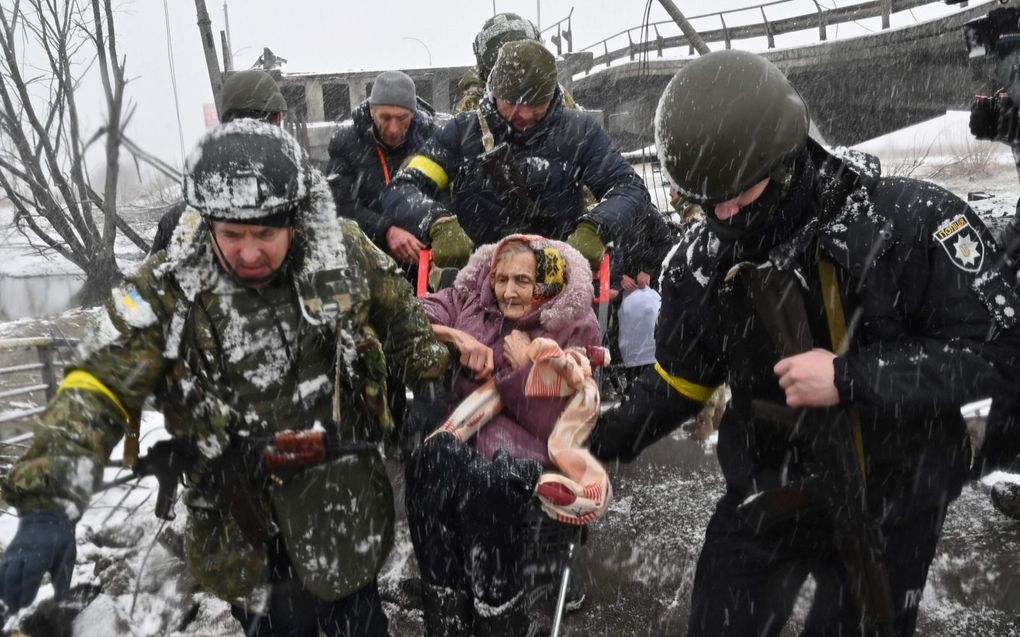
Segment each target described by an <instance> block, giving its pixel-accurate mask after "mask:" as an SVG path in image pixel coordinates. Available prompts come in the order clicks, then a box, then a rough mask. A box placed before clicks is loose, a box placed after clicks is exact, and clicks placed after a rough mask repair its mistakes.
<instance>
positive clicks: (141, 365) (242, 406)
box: [0, 119, 448, 637]
mask: <svg viewBox="0 0 1020 637" xmlns="http://www.w3.org/2000/svg"><path fill="white" fill-rule="evenodd" d="M185 200H186V201H187V202H188V204H189V208H188V210H187V211H186V212H185V213H184V216H183V217H182V218H181V222H180V224H179V225H178V227H177V231H176V232H175V234H174V237H173V240H172V241H171V245H170V248H169V249H168V250H166V251H162V252H160V253H158V254H156V255H154V256H153V257H151V258H150V259H149V260H148V261H146V262H145V263H144V264H143V265H142V266H141V268H140V270H139V272H138V273H137V274H136V275H135V276H134V277H132V278H130V279H129V280H128V281H127V282H126V284H125V286H124V287H123V288H121V289H118V290H115V291H114V295H113V298H112V300H111V301H110V303H109V305H108V307H107V311H106V314H105V315H104V316H103V318H102V319H101V321H100V324H99V326H98V328H97V330H96V336H95V339H94V342H93V343H92V344H91V346H90V347H89V348H88V350H87V352H86V354H85V355H84V356H83V357H81V358H80V359H79V360H77V361H76V362H75V363H74V364H73V365H72V366H69V367H68V372H67V374H66V376H65V378H64V380H63V382H62V383H61V385H60V389H59V390H58V393H57V396H56V398H54V400H53V401H52V402H51V403H50V405H49V406H48V408H47V410H46V411H45V412H44V413H43V414H42V415H41V416H40V425H39V427H38V428H37V431H36V435H35V438H34V440H33V443H32V446H31V447H30V448H29V449H28V451H27V452H26V453H25V455H24V457H22V458H21V459H20V460H19V461H18V462H17V463H16V464H15V465H14V466H13V467H12V468H11V470H10V473H9V474H7V476H6V477H5V479H4V481H3V483H2V485H0V486H2V493H3V496H4V498H5V499H6V500H7V502H8V503H10V504H11V505H13V506H15V507H17V509H18V513H19V515H20V522H19V526H18V532H17V534H16V535H15V537H14V540H13V541H12V542H11V544H10V545H9V546H8V547H7V550H6V552H5V553H4V555H3V560H2V561H0V599H2V600H3V602H4V604H5V608H6V610H7V611H16V610H17V609H18V608H20V607H23V606H26V605H28V604H29V603H31V602H32V600H33V598H34V597H35V595H36V591H37V589H38V587H39V585H40V582H41V580H42V578H43V575H44V574H45V573H46V572H50V573H51V574H52V576H53V583H54V588H55V589H56V592H57V595H58V596H60V595H62V594H66V593H67V590H68V588H69V586H70V583H71V571H72V569H73V566H74V560H75V548H74V547H75V539H74V527H75V523H76V522H77V520H78V519H79V518H80V517H81V515H82V513H83V512H84V510H85V508H86V507H87V506H88V504H89V499H90V497H91V495H92V493H93V491H94V490H95V488H96V486H97V484H98V483H99V480H100V478H101V477H102V475H103V467H104V465H105V463H106V461H107V458H108V456H109V455H110V452H111V450H112V449H113V448H114V446H115V445H116V444H117V442H118V441H119V440H120V439H121V438H122V437H124V435H125V433H127V434H128V437H127V441H126V443H125V448H127V447H128V446H129V445H130V443H131V441H132V440H134V441H135V443H136V444H137V435H138V430H137V423H138V421H139V418H140V415H141V412H142V407H143V404H144V403H145V401H146V399H147V398H148V397H149V396H150V395H154V396H155V398H156V402H157V405H158V406H159V407H160V408H161V409H162V410H163V411H164V412H165V413H166V414H167V418H166V426H167V429H168V430H169V431H170V433H171V435H172V436H173V438H174V440H175V441H176V442H178V443H182V445H181V447H175V448H176V449H179V450H180V451H179V453H181V454H182V455H183V456H184V457H186V458H189V460H188V461H187V462H183V461H182V464H184V465H185V475H186V478H187V479H186V484H187V485H188V489H187V491H186V492H185V493H184V495H183V498H182V500H183V504H182V507H185V508H186V509H187V523H186V528H185V531H184V553H185V559H186V561H187V565H188V569H189V571H190V573H191V575H192V576H193V577H194V578H195V580H197V581H198V583H199V584H200V585H201V586H202V587H203V588H204V589H205V590H206V591H208V592H210V593H213V594H215V595H217V596H218V597H220V598H222V599H224V600H225V601H227V602H228V603H230V604H231V606H232V611H233V614H234V616H235V617H236V618H237V619H238V620H239V621H240V622H241V623H242V624H243V626H244V630H245V634H247V635H260V636H270V635H308V634H314V635H318V634H319V630H320V629H321V630H322V631H324V632H325V634H326V635H329V636H331V637H362V636H373V637H382V636H384V635H387V634H388V626H387V619H386V616H385V614H384V612H383V609H382V605H381V601H380V598H379V593H378V590H377V586H376V577H377V574H378V573H379V570H380V568H381V567H382V564H383V561H384V560H385V559H386V556H387V554H388V552H389V550H390V547H391V546H392V543H393V515H394V513H393V493H392V491H391V488H390V484H389V481H388V479H387V477H386V471H385V468H384V466H383V462H382V457H381V454H380V453H379V449H378V444H379V441H380V440H381V439H382V436H383V435H384V433H385V431H386V430H387V429H389V428H390V427H392V426H393V423H392V420H391V418H390V417H389V414H388V412H387V410H386V403H385V400H384V398H385V395H386V386H385V381H386V362H387V359H388V360H389V361H390V365H391V366H394V367H397V368H399V370H400V371H401V373H402V374H404V375H405V378H406V380H407V382H408V383H409V384H411V385H412V386H414V387H415V389H416V391H417V390H421V391H425V390H426V388H427V387H428V386H430V385H431V384H432V383H433V382H434V381H436V380H438V379H440V378H442V375H443V372H444V371H445V367H446V362H447V358H448V355H447V352H446V348H445V347H443V346H442V345H440V344H439V343H438V342H437V341H436V340H435V338H434V337H433V334H432V330H431V328H430V327H429V323H428V320H427V319H426V317H425V315H424V313H423V311H422V309H421V307H420V305H419V304H418V302H417V300H416V299H415V298H414V296H413V294H412V292H411V289H410V286H409V285H408V283H407V281H406V280H405V279H404V277H403V276H401V274H400V272H399V270H398V268H397V266H396V264H395V263H394V262H393V260H392V259H390V258H389V257H387V256H386V255H385V254H383V253H382V252H381V251H379V250H378V249H377V248H376V247H375V246H374V245H372V243H371V242H370V241H368V239H367V238H365V236H364V234H362V232H361V231H360V230H358V228H357V225H356V224H354V223H352V222H350V221H346V220H338V219H337V218H336V211H335V208H334V206H333V200H332V196H331V195H330V193H329V188H328V187H327V185H326V183H325V180H324V179H323V177H322V175H321V174H319V173H318V172H317V171H315V170H314V169H312V168H311V167H310V165H309V163H308V157H307V155H306V154H305V152H304V151H303V150H302V149H301V147H300V146H299V145H298V142H297V140H295V139H294V138H293V137H291V136H290V135H288V134H287V133H286V132H284V131H283V130H282V129H280V128H279V127H276V126H271V125H269V124H266V123H263V122H258V121H255V120H251V119H246V120H239V121H237V122H233V123H230V124H224V125H223V126H220V127H218V128H216V129H214V130H212V131H210V132H209V133H208V134H207V135H206V137H205V138H203V140H202V141H201V142H200V144H199V146H198V148H197V149H196V152H195V153H193V154H192V155H191V157H189V159H188V162H187V165H186V177H185ZM310 430H313V431H310ZM285 431H290V432H291V433H292V434H293V433H294V432H306V433H317V434H318V435H321V437H322V439H324V440H326V441H327V442H325V443H324V444H323V445H320V446H319V449H320V451H322V452H323V453H322V456H320V457H319V458H318V459H314V458H308V459H307V461H306V462H302V463H299V465H300V466H294V467H291V468H289V469H287V470H285V471H279V472H277V471H275V470H273V467H271V466H270V465H268V464H267V463H266V462H265V461H264V459H263V458H264V456H263V452H264V451H265V447H266V445H267V442H268V439H269V438H270V437H272V436H275V435H276V434H280V433H282V432H285ZM132 434H133V437H132ZM327 450H329V451H328V453H327ZM130 455H131V454H130V453H129V452H128V451H125V458H126V459H127V460H128V462H130Z"/></svg>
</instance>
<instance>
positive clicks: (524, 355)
mask: <svg viewBox="0 0 1020 637" xmlns="http://www.w3.org/2000/svg"><path fill="white" fill-rule="evenodd" d="M529 345H531V339H530V338H528V335H527V334H525V333H524V332H522V331H520V330H513V331H512V332H510V333H509V334H507V335H506V336H505V337H504V338H503V358H505V359H506V362H507V363H509V364H510V369H514V370H516V369H517V368H519V367H521V366H523V365H526V364H527V363H528V360H529V359H528V346H529Z"/></svg>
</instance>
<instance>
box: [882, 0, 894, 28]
mask: <svg viewBox="0 0 1020 637" xmlns="http://www.w3.org/2000/svg"><path fill="white" fill-rule="evenodd" d="M890 13H892V0H882V28H883V29H888V28H889V14H890Z"/></svg>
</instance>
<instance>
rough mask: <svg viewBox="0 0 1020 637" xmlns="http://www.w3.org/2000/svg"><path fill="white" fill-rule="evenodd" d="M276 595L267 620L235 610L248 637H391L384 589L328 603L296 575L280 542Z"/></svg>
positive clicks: (273, 581) (274, 556)
mask: <svg viewBox="0 0 1020 637" xmlns="http://www.w3.org/2000/svg"><path fill="white" fill-rule="evenodd" d="M270 569H271V570H270V586H271V590H270V594H269V605H268V608H267V609H266V612H265V614H261V613H252V612H248V611H247V610H245V609H244V608H242V607H240V606H234V605H232V606H231V607H230V612H231V614H232V615H233V616H234V617H235V618H236V619H237V621H239V622H241V626H242V627H243V628H244V634H245V636H246V637H319V629H320V628H321V629H322V632H323V633H325V634H326V635H327V637H389V634H390V629H389V620H388V619H387V618H386V613H385V612H383V608H382V600H381V599H380V598H379V589H378V587H377V586H376V583H375V582H374V581H373V582H371V583H370V584H368V585H367V586H365V587H364V588H362V589H361V590H358V591H355V592H354V593H351V594H350V595H348V596H346V597H342V598H340V599H338V600H335V601H332V602H327V601H324V600H322V599H319V598H318V597H316V596H315V595H314V594H313V593H311V592H310V591H309V590H308V589H306V588H305V587H304V586H303V585H302V584H301V582H300V581H298V579H297V577H296V576H295V574H294V569H293V568H292V567H291V564H290V559H289V558H288V557H287V552H286V550H285V549H284V547H283V542H282V541H281V540H279V539H277V540H275V541H274V542H273V546H272V547H271V552H270Z"/></svg>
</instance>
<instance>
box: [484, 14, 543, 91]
mask: <svg viewBox="0 0 1020 637" xmlns="http://www.w3.org/2000/svg"><path fill="white" fill-rule="evenodd" d="M518 40H534V41H536V42H541V40H542V36H541V35H540V34H539V32H538V27H536V26H535V25H534V24H532V23H531V21H530V20H526V19H524V18H522V17H521V16H519V15H517V14H516V13H497V14H496V15H494V16H492V17H491V18H489V19H488V20H486V21H485V24H483V25H482V30H481V31H479V32H478V35H476V36H475V42H474V46H473V47H472V48H473V49H474V52H475V60H476V61H477V62H478V71H479V76H480V77H481V78H482V79H483V80H484V79H485V78H486V77H488V76H489V71H491V70H492V67H493V65H494V64H496V57H497V56H499V49H500V48H501V47H502V46H503V45H504V44H506V43H507V42H516V41H518Z"/></svg>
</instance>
